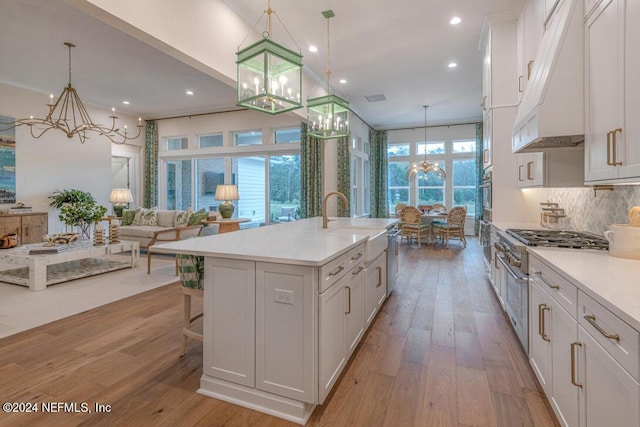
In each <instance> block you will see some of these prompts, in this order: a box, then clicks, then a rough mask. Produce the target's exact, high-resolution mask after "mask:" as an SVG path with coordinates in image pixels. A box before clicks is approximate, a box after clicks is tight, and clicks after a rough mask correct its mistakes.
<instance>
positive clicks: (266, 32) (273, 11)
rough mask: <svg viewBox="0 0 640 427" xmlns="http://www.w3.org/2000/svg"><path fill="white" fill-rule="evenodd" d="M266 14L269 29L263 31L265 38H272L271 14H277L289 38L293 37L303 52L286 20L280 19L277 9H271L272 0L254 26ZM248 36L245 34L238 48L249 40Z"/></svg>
mask: <svg viewBox="0 0 640 427" xmlns="http://www.w3.org/2000/svg"><path fill="white" fill-rule="evenodd" d="M264 15H267V30H266V31H264V32H263V33H262V37H263V38H265V39H268V38H271V15H275V16H276V18H277V19H278V22H279V23H280V25H282V28H284V31H285V32H286V33H287V35H288V36H289V38H290V39H291V41H292V42H293V44H295V45H296V47H297V48H298V51H300V52H302V49H300V46H299V45H298V43H296V40H295V39H294V38H293V36H292V35H291V33H290V32H289V29H288V28H287V26H286V25H284V22H282V20H281V19H280V17H279V16H278V14H277V13H276V11H275V10H273V9H271V2H270V1H269V2H267V9H266V10H264V11H263V12H262V15H260V18H258V20H257V21H256V23H255V24H253V27H252V28H254V29H255V28H256V27H257V26H258V23H260V21H262V18H264ZM247 38H249V34H247V35H246V36H244V38H243V39H242V41H241V42H240V44H239V45H238V50H240V48H241V47H242V45H243V44H244V42H245V41H247Z"/></svg>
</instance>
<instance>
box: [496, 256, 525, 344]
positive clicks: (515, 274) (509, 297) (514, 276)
mask: <svg viewBox="0 0 640 427" xmlns="http://www.w3.org/2000/svg"><path fill="white" fill-rule="evenodd" d="M496 255H497V254H496ZM497 258H498V261H500V264H502V266H503V267H504V269H505V271H506V272H507V274H506V283H505V287H504V291H505V296H504V301H505V304H504V305H505V310H506V312H507V315H508V316H509V320H510V321H511V324H512V325H513V329H514V330H515V331H516V335H518V340H520V343H521V344H522V348H524V351H525V353H527V354H529V276H527V275H525V274H523V273H522V272H520V271H518V270H517V269H514V268H513V267H512V266H511V265H509V264H508V263H507V262H506V261H505V260H504V256H503V255H499V256H497Z"/></svg>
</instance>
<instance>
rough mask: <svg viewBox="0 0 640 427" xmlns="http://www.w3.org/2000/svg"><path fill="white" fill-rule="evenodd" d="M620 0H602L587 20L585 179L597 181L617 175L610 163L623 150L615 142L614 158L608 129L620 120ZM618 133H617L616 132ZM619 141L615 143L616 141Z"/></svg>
mask: <svg viewBox="0 0 640 427" xmlns="http://www.w3.org/2000/svg"><path fill="white" fill-rule="evenodd" d="M619 8H620V0H603V3H602V4H601V6H600V10H597V11H596V12H595V13H594V14H593V15H592V16H591V17H590V18H589V20H588V21H587V24H586V27H585V38H586V46H587V49H586V53H587V61H586V62H587V64H586V75H587V83H586V84H587V129H586V131H587V133H586V135H585V153H584V154H585V180H586V181H598V180H607V179H613V178H616V177H617V176H618V168H617V166H615V165H614V164H613V163H615V160H620V158H621V155H622V154H623V153H621V152H620V148H621V147H618V146H616V153H615V154H616V156H615V157H617V159H615V160H614V155H613V154H614V153H613V148H614V147H613V138H612V134H611V132H612V131H614V130H615V129H619V128H621V124H620V123H619V121H620V119H619V118H620V115H621V111H619V110H620V99H621V98H620V93H619V90H620V84H621V79H620V72H621V70H620V65H619V64H620V52H619V47H620V34H619V33H620V31H622V30H621V29H620V28H619V27H620V26H619V25H618V22H619V21H618V12H619ZM617 136H618V137H619V136H620V133H617ZM616 145H619V144H616Z"/></svg>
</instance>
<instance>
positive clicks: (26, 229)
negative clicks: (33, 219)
mask: <svg viewBox="0 0 640 427" xmlns="http://www.w3.org/2000/svg"><path fill="white" fill-rule="evenodd" d="M24 236H25V237H29V227H25V228H24Z"/></svg>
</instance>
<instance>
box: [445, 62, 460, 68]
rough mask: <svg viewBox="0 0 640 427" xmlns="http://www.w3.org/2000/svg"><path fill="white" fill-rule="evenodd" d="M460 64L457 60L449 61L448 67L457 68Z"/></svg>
mask: <svg viewBox="0 0 640 427" xmlns="http://www.w3.org/2000/svg"><path fill="white" fill-rule="evenodd" d="M457 66H458V64H456V63H455V62H449V65H447V67H449V68H456V67H457Z"/></svg>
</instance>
